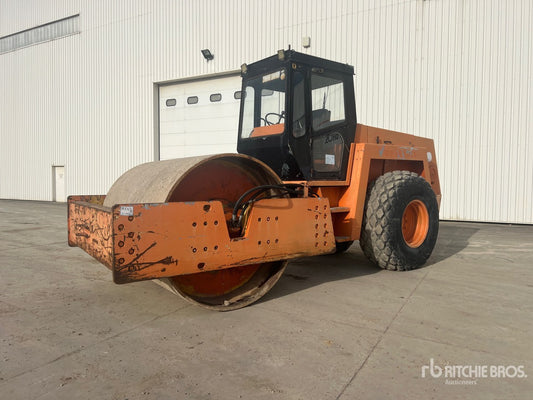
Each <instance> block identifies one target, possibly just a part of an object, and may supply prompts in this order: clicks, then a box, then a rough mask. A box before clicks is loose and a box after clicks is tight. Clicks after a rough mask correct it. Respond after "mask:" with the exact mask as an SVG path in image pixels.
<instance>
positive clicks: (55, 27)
mask: <svg viewBox="0 0 533 400" xmlns="http://www.w3.org/2000/svg"><path fill="white" fill-rule="evenodd" d="M79 19H80V15H79V14H76V15H73V16H71V17H67V18H63V19H60V20H57V21H53V22H49V23H47V24H44V25H39V26H36V27H34V28H30V29H26V30H24V31H20V32H17V33H13V34H12V35H8V36H4V37H1V38H0V54H2V53H8V52H10V51H14V50H17V49H20V48H22V47H28V46H33V45H36V44H39V43H43V42H49V41H50V40H54V39H59V38H62V37H66V36H70V35H75V34H76V33H79V32H80V28H79Z"/></svg>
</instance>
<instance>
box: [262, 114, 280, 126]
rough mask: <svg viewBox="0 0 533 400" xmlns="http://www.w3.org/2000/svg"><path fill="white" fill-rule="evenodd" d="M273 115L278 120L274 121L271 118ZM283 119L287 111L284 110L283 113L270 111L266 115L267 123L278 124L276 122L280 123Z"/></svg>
mask: <svg viewBox="0 0 533 400" xmlns="http://www.w3.org/2000/svg"><path fill="white" fill-rule="evenodd" d="M270 116H272V117H273V118H276V117H277V118H278V120H277V121H276V122H274V121H271V120H269V117H270ZM282 119H285V111H282V112H281V114H278V113H274V112H269V113H267V114H266V115H265V118H264V120H265V125H276V124H279V123H281V120H282Z"/></svg>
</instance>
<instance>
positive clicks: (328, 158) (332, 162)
mask: <svg viewBox="0 0 533 400" xmlns="http://www.w3.org/2000/svg"><path fill="white" fill-rule="evenodd" d="M325 162H326V165H335V154H326V160H325Z"/></svg>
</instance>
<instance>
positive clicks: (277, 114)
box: [240, 69, 287, 139]
mask: <svg viewBox="0 0 533 400" xmlns="http://www.w3.org/2000/svg"><path fill="white" fill-rule="evenodd" d="M286 88H287V75H286V73H285V69H280V70H277V71H275V72H270V73H268V74H265V75H261V76H258V77H255V78H252V79H250V80H248V81H245V87H244V92H243V97H244V106H243V113H242V124H241V132H240V135H241V138H243V139H248V138H256V137H263V136H270V135H280V134H282V133H283V131H284V130H285V91H286Z"/></svg>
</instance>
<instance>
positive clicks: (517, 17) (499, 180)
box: [0, 0, 533, 223]
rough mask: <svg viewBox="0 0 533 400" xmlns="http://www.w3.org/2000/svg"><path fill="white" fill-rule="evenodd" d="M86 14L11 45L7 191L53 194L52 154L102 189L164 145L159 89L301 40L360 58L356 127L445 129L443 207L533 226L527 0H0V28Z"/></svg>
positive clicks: (3, 186)
mask: <svg viewBox="0 0 533 400" xmlns="http://www.w3.org/2000/svg"><path fill="white" fill-rule="evenodd" d="M77 13H79V14H80V19H79V25H80V26H79V27H80V31H81V33H80V34H79V35H75V36H73V37H68V38H64V39H58V40H55V41H52V42H47V43H42V44H39V45H35V46H30V47H28V48H25V49H20V50H17V51H14V52H11V53H6V54H3V55H0V91H1V93H3V96H1V97H0V129H1V131H0V157H1V159H0V171H1V172H0V173H1V174H2V176H1V179H0V197H4V198H6V197H7V198H26V199H40V200H51V199H52V184H51V180H52V176H51V174H52V168H51V166H52V165H53V164H55V165H63V164H64V165H65V167H66V178H67V192H68V193H69V194H74V193H105V192H106V191H107V189H108V188H109V186H110V185H111V184H112V182H113V181H114V180H115V179H116V178H117V177H118V176H119V175H120V174H121V173H122V172H123V171H125V170H127V169H128V168H131V167H132V166H134V165H136V164H139V163H142V162H145V161H150V160H152V159H153V158H154V154H155V153H156V152H157V149H156V148H155V143H156V142H155V139H154V137H155V135H156V132H154V125H155V122H156V120H155V118H156V116H157V113H156V111H155V107H154V93H156V91H154V84H156V83H157V82H163V81H169V80H177V79H184V78H190V77H198V76H201V75H206V74H217V73H224V72H228V71H231V70H235V69H238V68H239V66H240V65H241V64H242V63H243V62H252V61H255V60H257V59H260V58H263V57H265V56H269V55H271V54H273V53H274V52H275V51H276V50H277V49H279V48H286V47H287V46H288V45H289V44H291V45H292V47H293V48H294V49H296V50H298V51H303V52H306V53H309V54H314V55H317V56H322V57H326V58H331V59H334V60H337V61H341V62H347V63H350V64H352V65H354V67H355V71H356V76H355V78H354V79H355V87H356V96H357V98H356V100H357V107H358V110H357V111H358V119H359V122H361V123H366V124H370V125H376V126H380V127H384V128H388V129H394V130H400V131H404V132H409V133H414V134H417V135H422V136H427V137H432V138H434V139H435V141H436V146H437V156H438V161H439V168H440V174H441V180H442V188H443V191H444V193H443V202H442V210H441V216H442V217H443V218H447V219H461V220H478V221H497V222H522V223H533V204H532V192H533V157H532V156H531V154H532V152H533V143H532V141H531V139H530V138H529V135H528V133H529V131H530V130H531V129H532V127H533V120H532V117H531V115H530V114H531V113H530V109H531V105H532V95H533V94H532V93H533V81H532V79H533V78H532V76H533V71H532V68H533V63H532V54H531V53H532V50H531V40H532V36H533V31H532V28H531V26H532V22H533V6H532V3H531V2H530V1H529V0H515V1H513V2H501V1H498V0H485V1H482V0H468V1H467V0H441V1H435V0H426V1H423V0H406V1H397V0H357V1H352V0H336V1H335V0H326V1H324V0H309V1H304V0H295V1H284V0H272V1H264V0H249V1H244V0H224V1H220V0H197V1H194V2H192V1H190V2H176V1H171V0H167V1H158V2H151V1H147V0H133V1H125V0H121V1H113V2H108V1H103V0H99V1H69V0H61V1H54V0H47V1H42V0H41V1H36V0H23V1H13V0H0V37H1V36H5V35H9V34H12V33H15V32H18V31H21V30H24V29H28V28H31V27H32V26H37V25H40V24H43V23H47V22H50V21H53V20H57V19H60V18H64V17H66V16H70V15H74V14H77ZM303 36H310V37H311V47H310V48H309V49H304V48H302V46H301V38H302V37H303ZM203 48H209V49H210V50H211V51H212V53H213V54H214V55H215V59H214V60H213V61H210V62H206V61H205V60H204V59H203V58H202V56H201V54H200V50H201V49H203Z"/></svg>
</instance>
